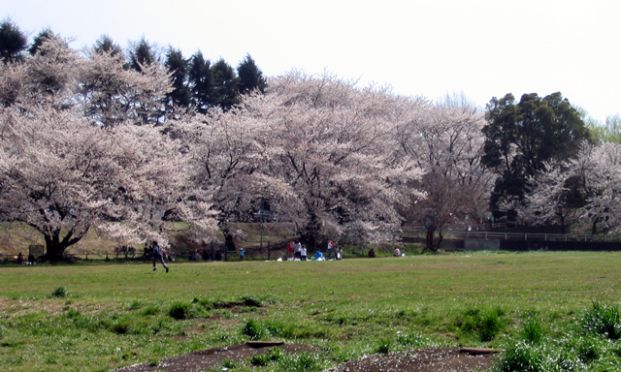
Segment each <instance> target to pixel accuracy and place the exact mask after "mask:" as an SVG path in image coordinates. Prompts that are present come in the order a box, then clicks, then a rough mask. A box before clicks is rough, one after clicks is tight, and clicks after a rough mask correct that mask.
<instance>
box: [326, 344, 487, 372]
mask: <svg viewBox="0 0 621 372" xmlns="http://www.w3.org/2000/svg"><path fill="white" fill-rule="evenodd" d="M497 361H498V351H497V350H489V349H467V348H462V349H457V348H434V349H420V350H409V351H404V352H400V353H388V354H373V355H368V356H365V357H364V358H361V359H358V360H355V361H350V362H347V363H344V364H341V365H340V366H338V367H336V368H333V369H330V370H329V371H330V372H354V371H356V372H436V371H451V372H469V371H486V370H491V369H492V368H493V367H494V365H495V364H496V362H497Z"/></svg>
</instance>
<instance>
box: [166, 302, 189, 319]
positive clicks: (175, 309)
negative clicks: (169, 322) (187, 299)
mask: <svg viewBox="0 0 621 372" xmlns="http://www.w3.org/2000/svg"><path fill="white" fill-rule="evenodd" d="M189 313H190V305H189V304H186V303H183V302H177V303H174V304H172V306H171V307H170V310H168V315H170V316H171V318H173V319H177V320H182V319H187V318H188V315H189Z"/></svg>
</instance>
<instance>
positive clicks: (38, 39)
mask: <svg viewBox="0 0 621 372" xmlns="http://www.w3.org/2000/svg"><path fill="white" fill-rule="evenodd" d="M53 37H57V36H56V35H55V34H54V33H53V32H52V30H50V29H49V28H46V29H44V30H43V31H41V32H39V34H37V36H35V38H34V40H33V41H32V45H30V48H29V49H28V52H29V53H30V54H31V55H33V56H34V55H35V54H36V53H37V52H38V51H39V47H41V44H43V43H44V42H45V41H47V40H48V39H51V38H53Z"/></svg>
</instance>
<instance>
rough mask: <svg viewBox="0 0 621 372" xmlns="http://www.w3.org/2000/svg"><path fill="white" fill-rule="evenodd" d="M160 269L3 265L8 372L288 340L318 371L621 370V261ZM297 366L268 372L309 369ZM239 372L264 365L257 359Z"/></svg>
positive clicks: (583, 257)
mask: <svg viewBox="0 0 621 372" xmlns="http://www.w3.org/2000/svg"><path fill="white" fill-rule="evenodd" d="M150 269H151V267H150V265H148V264H135V263H132V264H116V265H104V264H79V265H69V266H35V267H9V266H6V267H0V283H1V284H2V285H1V287H0V366H3V370H7V368H8V370H15V371H38V370H41V371H43V370H52V369H62V370H89V371H90V370H109V369H113V368H118V367H122V366H126V365H130V364H134V363H145V362H147V363H148V362H150V363H155V362H157V361H158V360H160V359H162V358H164V357H168V356H174V355H179V354H183V353H187V352H190V351H193V350H200V349H207V348H212V347H222V346H226V345H233V344H238V343H242V342H245V341H248V340H250V339H278V340H285V341H287V342H296V343H302V344H309V345H314V346H316V347H317V348H318V350H320V352H318V353H316V354H313V355H309V356H307V358H306V363H307V364H305V366H304V368H301V369H311V370H321V369H323V368H326V367H329V366H331V365H335V364H337V363H339V362H342V361H345V360H349V359H353V358H358V357H360V356H362V355H363V354H368V353H375V352H387V351H397V350H403V349H409V348H417V347H429V346H440V345H442V346H459V345H467V346H488V347H498V348H503V349H508V350H510V351H511V353H518V354H519V353H531V354H532V355H535V356H536V357H541V358H544V359H545V358H547V359H546V360H547V361H546V360H543V361H542V363H556V364H558V365H561V364H562V362H563V360H560V359H563V358H564V359H568V360H569V362H571V363H574V364H572V365H574V366H577V367H576V368H577V369H579V368H581V367H585V366H586V367H587V368H588V369H589V370H602V371H603V370H619V369H621V342H620V341H619V337H616V336H618V335H617V334H615V333H614V332H615V328H614V327H618V331H619V333H621V321H619V319H618V304H619V303H620V301H621V253H617V252H615V253H584V252H572V253H520V254H516V253H484V252H482V253H475V254H453V255H438V256H410V257H404V258H377V259H345V260H343V261H330V262H257V261H255V262H229V263H222V262H216V263H183V264H174V263H173V264H172V265H171V271H170V273H168V274H166V273H164V272H163V270H161V267H158V271H155V272H152V271H151V270H150ZM594 304H595V305H594ZM598 306H599V307H598ZM594 309H595V310H594ZM598 309H600V310H601V309H604V310H610V311H611V312H610V313H611V314H612V318H613V319H612V322H613V334H611V336H609V337H606V336H601V335H600V334H601V333H602V332H601V331H595V332H589V331H588V330H586V328H588V327H590V326H589V324H591V323H592V322H591V323H589V322H588V321H589V319H591V318H589V314H591V315H592V314H593V313H594V312H595V313H596V312H597V311H598ZM615 309H616V310H617V312H616V316H617V318H616V320H615V318H614V316H615V315H614V313H615V312H614V310H615ZM585 319H586V320H585ZM615 322H616V323H615ZM587 323H588V324H587ZM585 324H586V325H585ZM598 324H599V323H598ZM541 340H543V341H541ZM521 342H526V343H527V344H528V345H526V346H519V345H522V344H520V343H521ZM515 345H518V346H515ZM529 345H530V346H529ZM537 345H540V346H537ZM550 345H553V346H550ZM520 347H521V349H520ZM523 349H524V350H526V351H524V350H523ZM574 351H575V352H576V353H577V356H576V357H571V356H570V355H569V354H571V353H572V352H574ZM582 352H584V353H583V354H584V355H582V354H581V353H582ZM565 354H567V355H565ZM511 355H513V354H511ZM519 355H521V354H519ZM519 355H518V357H519ZM529 355H530V354H529ZM527 356H528V355H527ZM309 358H310V359H309ZM559 358H560V359H559ZM572 358H574V359H572ZM576 358H578V359H576ZM291 360H293V359H288V362H287V361H285V360H284V359H283V360H281V361H274V362H271V364H269V365H268V366H267V367H265V368H267V369H273V370H293V369H296V368H299V366H298V367H296V366H292V365H291V364H287V363H293V362H291ZM309 361H310V362H309ZM569 362H568V363H569ZM548 365H549V364H548ZM236 366H237V367H238V368H239V369H241V370H244V369H249V368H251V364H250V362H249V361H248V362H247V363H242V364H238V365H236ZM505 369H507V368H506V367H505Z"/></svg>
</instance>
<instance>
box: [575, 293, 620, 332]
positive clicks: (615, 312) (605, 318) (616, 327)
mask: <svg viewBox="0 0 621 372" xmlns="http://www.w3.org/2000/svg"><path fill="white" fill-rule="evenodd" d="M582 327H583V329H584V330H585V331H586V332H587V334H594V335H599V336H604V337H606V338H608V339H610V340H618V339H619V338H621V317H620V316H619V307H618V306H616V305H602V304H600V303H597V302H594V303H593V306H592V307H591V308H590V309H588V310H587V311H585V312H584V315H583V316H582Z"/></svg>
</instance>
